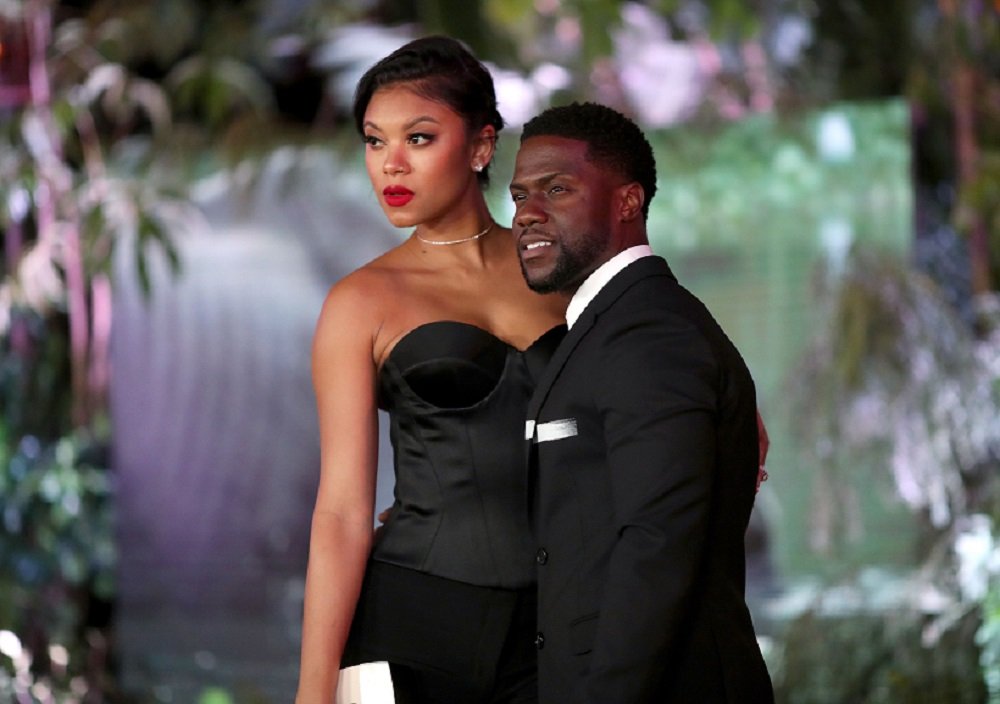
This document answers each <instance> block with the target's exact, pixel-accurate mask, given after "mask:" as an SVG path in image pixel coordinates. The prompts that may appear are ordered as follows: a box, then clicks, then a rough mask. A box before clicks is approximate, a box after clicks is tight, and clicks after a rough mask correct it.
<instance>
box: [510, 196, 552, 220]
mask: <svg viewBox="0 0 1000 704" xmlns="http://www.w3.org/2000/svg"><path fill="white" fill-rule="evenodd" d="M546 219H547V217H546V214H545V210H544V209H543V208H542V207H541V204H540V203H539V199H538V198H533V197H531V196H526V197H525V198H524V200H522V201H521V202H520V203H518V204H517V210H516V211H515V213H514V224H515V225H517V226H518V227H522V228H524V227H531V226H532V225H537V224H538V223H540V222H545V220H546Z"/></svg>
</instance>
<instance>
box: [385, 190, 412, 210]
mask: <svg viewBox="0 0 1000 704" xmlns="http://www.w3.org/2000/svg"><path fill="white" fill-rule="evenodd" d="M382 195H383V197H384V198H385V202H386V203H388V204H389V205H391V206H392V207H394V208H399V207H401V206H404V205H406V204H407V203H409V202H410V201H411V200H413V191H411V190H410V189H409V188H403V187H402V186H386V187H385V188H383V189H382Z"/></svg>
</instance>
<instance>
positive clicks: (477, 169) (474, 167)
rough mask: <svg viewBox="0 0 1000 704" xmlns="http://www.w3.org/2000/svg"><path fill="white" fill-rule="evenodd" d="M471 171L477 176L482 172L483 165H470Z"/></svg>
mask: <svg viewBox="0 0 1000 704" xmlns="http://www.w3.org/2000/svg"><path fill="white" fill-rule="evenodd" d="M472 170H473V171H475V172H476V173H477V174H478V173H479V172H480V171H482V170H483V165H482V164H473V165H472Z"/></svg>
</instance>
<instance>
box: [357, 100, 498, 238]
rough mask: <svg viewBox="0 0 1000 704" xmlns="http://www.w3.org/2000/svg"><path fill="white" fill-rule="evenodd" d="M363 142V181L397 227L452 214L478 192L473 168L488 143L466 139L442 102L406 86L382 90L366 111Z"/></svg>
mask: <svg viewBox="0 0 1000 704" xmlns="http://www.w3.org/2000/svg"><path fill="white" fill-rule="evenodd" d="M364 138H365V165H366V167H367V168H368V177H369V178H370V179H371V182H372V187H373V188H374V190H375V195H376V196H377V197H378V199H379V204H380V205H381V206H382V209H383V210H384V211H385V214H386V216H387V217H388V218H389V222H391V223H392V224H393V225H395V226H396V227H413V226H415V225H419V224H421V223H428V222H430V223H437V222H440V221H441V220H442V219H446V218H447V217H448V215H457V214H458V213H457V212H456V210H461V208H460V206H461V202H462V200H463V199H465V198H468V197H470V195H471V194H475V193H477V192H478V190H479V186H478V182H477V180H476V173H475V171H473V169H472V167H473V164H475V163H477V161H476V160H477V159H482V157H483V155H482V153H481V152H482V148H483V143H484V142H486V141H487V140H482V139H477V140H471V139H470V138H469V133H468V130H467V129H466V125H465V121H464V120H463V119H462V117H461V116H460V115H459V114H458V113H456V112H454V111H453V110H451V109H450V108H449V107H448V106H446V105H445V104H443V103H439V102H436V101H434V100H428V99H427V98H424V97H421V96H419V95H417V94H416V93H414V92H413V91H412V90H409V89H408V88H406V87H405V86H389V87H387V88H382V89H380V90H378V91H376V93H375V94H374V95H373V96H372V98H371V101H370V102H369V103H368V109H367V110H366V111H365V119H364ZM477 145H478V146H477ZM480 163H485V161H482V162H480Z"/></svg>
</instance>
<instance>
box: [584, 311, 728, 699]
mask: <svg viewBox="0 0 1000 704" xmlns="http://www.w3.org/2000/svg"><path fill="white" fill-rule="evenodd" d="M629 318H630V320H629V322H628V323H627V324H626V323H620V324H612V326H611V328H612V329H611V331H610V333H609V334H608V335H607V336H606V337H604V339H603V340H602V342H601V345H602V346H601V350H602V352H601V361H602V364H603V366H602V369H603V370H605V373H604V374H603V375H602V380H601V383H599V384H598V385H597V388H596V389H595V396H596V398H595V401H596V403H597V406H598V408H599V410H600V414H601V420H602V423H603V428H604V439H605V442H606V446H607V460H608V471H609V473H610V476H609V481H610V483H611V487H612V497H611V498H612V501H613V509H614V520H615V528H616V530H617V536H618V538H617V542H616V544H615V546H614V548H613V551H612V554H611V560H610V566H609V571H608V580H607V583H606V585H605V590H604V593H603V597H602V604H601V610H600V616H599V623H598V625H597V633H596V637H595V642H594V649H593V652H592V654H591V660H590V668H589V674H588V680H587V686H586V691H587V699H588V702H590V703H591V704H610V703H612V702H629V703H630V704H639V703H644V702H651V697H652V696H654V695H653V692H654V691H655V690H656V688H657V686H658V684H659V682H660V680H661V679H662V677H663V675H664V671H665V670H666V669H668V668H669V667H670V654H671V651H672V649H673V648H674V647H675V645H676V643H677V638H678V633H679V631H680V629H681V628H682V621H683V619H684V616H685V614H686V612H689V610H690V607H691V606H692V598H693V596H694V595H695V594H696V587H697V582H698V579H699V574H700V572H701V569H702V564H703V559H702V558H703V551H704V549H705V546H706V533H707V530H708V525H709V519H708V512H709V506H710V495H711V492H712V481H713V473H714V472H713V468H714V466H715V451H716V450H715V447H716V437H715V435H716V430H715V419H716V407H717V397H718V388H719V382H718V374H719V367H718V364H717V363H716V360H715V358H714V356H713V353H712V349H711V347H710V345H709V344H708V342H707V341H706V340H705V338H704V337H703V336H702V335H701V334H700V333H699V331H698V330H697V328H696V327H695V326H694V325H692V324H691V323H690V322H689V321H687V320H685V319H684V318H682V317H680V316H677V315H673V314H665V313H664V311H663V310H662V309H661V310H659V311H658V312H657V311H655V310H651V311H647V312H635V311H633V312H632V313H630V314H629Z"/></svg>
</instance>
